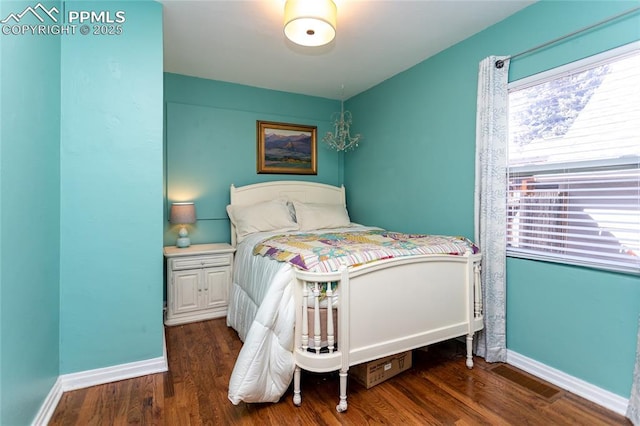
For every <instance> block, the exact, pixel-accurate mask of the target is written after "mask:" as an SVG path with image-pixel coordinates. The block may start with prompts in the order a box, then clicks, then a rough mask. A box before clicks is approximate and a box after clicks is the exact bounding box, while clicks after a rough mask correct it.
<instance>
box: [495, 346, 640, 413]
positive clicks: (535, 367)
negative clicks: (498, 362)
mask: <svg viewBox="0 0 640 426" xmlns="http://www.w3.org/2000/svg"><path fill="white" fill-rule="evenodd" d="M507 363H508V364H511V365H513V366H514V367H518V368H519V369H521V370H524V371H526V372H527V373H530V374H533V375H534V376H536V377H539V378H541V379H543V380H546V381H548V382H549V383H553V384H554V385H556V386H559V387H561V388H562V389H564V390H567V391H569V392H571V393H575V394H576V395H579V396H581V397H583V398H585V399H588V400H589V401H591V402H595V403H596V404H598V405H601V406H603V407H605V408H607V409H609V410H611V411H614V412H616V413H618V414H620V415H623V416H624V415H625V414H626V411H627V405H629V399H627V398H623V397H621V396H620V395H617V394H615V393H613V392H609V391H608V390H605V389H602V388H599V387H597V386H595V385H592V384H591V383H588V382H585V381H584V380H581V379H578V378H576V377H573V376H570V375H568V374H567V373H564V372H562V371H560V370H556V369H555V368H552V367H549V366H548V365H545V364H542V363H541V362H538V361H536V360H533V359H531V358H527V357H526V356H524V355H520V354H519V353H517V352H514V351H511V350H507Z"/></svg>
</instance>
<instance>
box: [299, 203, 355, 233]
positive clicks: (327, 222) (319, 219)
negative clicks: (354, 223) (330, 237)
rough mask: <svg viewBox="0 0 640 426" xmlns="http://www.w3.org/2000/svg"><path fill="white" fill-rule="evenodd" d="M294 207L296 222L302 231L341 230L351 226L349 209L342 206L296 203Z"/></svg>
mask: <svg viewBox="0 0 640 426" xmlns="http://www.w3.org/2000/svg"><path fill="white" fill-rule="evenodd" d="M293 206H294V207H295V209H296V221H297V222H298V225H299V226H300V230H301V231H311V230H314V229H325V228H340V227H343V226H350V225H351V220H350V219H349V213H348V212H347V208H346V207H345V206H343V205H341V204H318V203H300V202H298V201H294V202H293Z"/></svg>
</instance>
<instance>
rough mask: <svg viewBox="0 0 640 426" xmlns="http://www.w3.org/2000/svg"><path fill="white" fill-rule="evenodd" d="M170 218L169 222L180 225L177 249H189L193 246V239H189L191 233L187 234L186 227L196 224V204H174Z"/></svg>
mask: <svg viewBox="0 0 640 426" xmlns="http://www.w3.org/2000/svg"><path fill="white" fill-rule="evenodd" d="M169 216H170V217H169V221H170V222H171V223H173V224H176V225H180V231H178V239H177V240H176V247H179V248H185V247H189V246H190V245H191V239H189V232H187V227H186V226H185V225H188V224H192V223H196V206H195V204H193V203H192V202H188V203H173V204H171V213H170V215H169Z"/></svg>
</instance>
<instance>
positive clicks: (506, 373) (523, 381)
mask: <svg viewBox="0 0 640 426" xmlns="http://www.w3.org/2000/svg"><path fill="white" fill-rule="evenodd" d="M491 371H492V372H494V373H496V374H498V375H500V376H502V377H504V378H505V379H508V380H511V381H512V382H514V383H517V384H518V385H520V386H523V387H524V388H526V389H528V390H530V391H531V392H534V393H536V394H538V395H540V396H542V397H543V398H547V399H551V398H553V397H554V396H556V395H557V394H558V393H559V392H560V389H559V388H556V387H554V386H552V385H549V384H547V383H545V382H543V381H541V380H540V379H537V378H535V377H532V376H530V375H527V374H525V373H522V372H520V371H518V370H517V369H515V368H513V367H511V366H510V365H504V364H502V365H498V366H497V367H494V368H492V369H491Z"/></svg>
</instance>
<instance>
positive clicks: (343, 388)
mask: <svg viewBox="0 0 640 426" xmlns="http://www.w3.org/2000/svg"><path fill="white" fill-rule="evenodd" d="M336 410H337V411H338V413H342V412H343V411H347V372H346V371H342V370H340V402H339V403H338V405H336Z"/></svg>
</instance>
